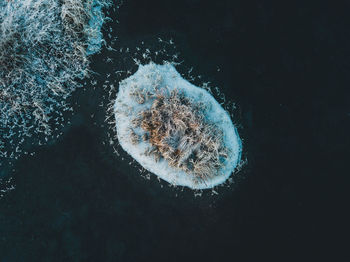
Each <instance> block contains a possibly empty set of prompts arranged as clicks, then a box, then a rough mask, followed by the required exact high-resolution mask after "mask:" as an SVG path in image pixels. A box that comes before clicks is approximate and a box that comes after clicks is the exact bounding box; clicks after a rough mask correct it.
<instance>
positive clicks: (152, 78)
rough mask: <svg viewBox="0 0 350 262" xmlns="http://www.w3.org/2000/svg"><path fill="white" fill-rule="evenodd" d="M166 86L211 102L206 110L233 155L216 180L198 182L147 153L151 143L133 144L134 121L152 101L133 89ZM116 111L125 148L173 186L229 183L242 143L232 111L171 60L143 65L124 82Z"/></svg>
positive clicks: (205, 187) (143, 164)
mask: <svg viewBox="0 0 350 262" xmlns="http://www.w3.org/2000/svg"><path fill="white" fill-rule="evenodd" d="M164 87H167V88H168V90H169V91H171V90H172V89H175V88H176V89H178V90H180V91H182V92H183V93H184V94H185V95H186V96H187V97H189V98H192V99H193V100H194V101H198V102H204V103H205V104H206V105H208V109H207V110H206V112H204V114H205V116H206V120H207V121H208V122H211V123H214V124H216V125H217V126H218V127H219V128H221V129H222V130H223V134H224V144H225V146H226V147H227V148H228V149H229V154H228V158H227V159H226V161H225V163H224V167H223V168H222V169H221V170H220V172H219V174H218V175H216V176H214V177H213V178H212V179H210V180H206V181H205V182H198V181H196V182H195V180H194V179H193V178H192V176H191V175H189V174H187V173H185V172H184V171H182V170H178V169H175V168H172V167H170V166H169V165H168V163H167V161H166V160H164V159H161V160H160V161H158V162H156V161H155V159H154V157H152V156H146V155H145V151H146V150H147V149H148V148H149V147H150V144H149V143H148V142H144V141H141V142H140V143H138V144H136V145H134V144H132V143H131V140H130V128H132V124H131V120H132V119H134V118H135V117H136V115H137V114H138V112H140V111H144V110H146V109H148V108H150V106H151V104H152V101H148V102H146V103H144V104H138V103H137V102H136V101H135V99H134V98H132V97H131V96H130V95H129V93H130V91H131V90H132V89H135V88H141V89H144V90H150V91H152V90H153V91H154V90H159V89H161V88H164ZM114 114H115V120H116V129H117V137H118V140H119V143H120V145H121V146H122V148H123V149H124V150H125V151H126V152H127V153H128V154H129V155H130V156H132V157H133V158H134V159H135V160H136V161H137V162H138V163H140V164H141V165H142V166H143V167H144V168H145V169H146V170H148V171H150V172H151V173H154V174H155V175H157V176H158V177H160V178H161V179H163V180H165V181H167V182H169V183H171V184H173V185H176V186H186V187H189V188H192V189H207V188H213V187H214V186H217V185H219V184H222V183H223V182H225V181H226V180H227V179H228V178H229V177H230V176H231V174H232V173H233V172H234V170H235V168H236V167H237V165H238V164H239V162H240V158H241V152H242V143H241V140H240V138H239V135H238V133H237V129H236V128H235V127H234V125H233V123H232V120H231V118H230V116H229V114H228V112H226V111H225V110H224V109H223V108H222V107H221V105H220V104H219V103H218V102H217V101H216V100H215V98H214V97H213V96H212V95H210V94H209V93H208V92H207V91H206V90H204V89H203V88H199V87H196V86H194V85H193V84H191V83H190V82H188V81H187V80H185V79H184V78H182V77H181V75H180V74H179V73H178V72H177V71H176V69H175V68H174V66H173V65H171V64H169V63H166V64H164V65H156V64H154V63H150V64H148V65H140V66H139V69H138V71H137V72H136V73H135V74H133V75H132V76H130V77H129V78H127V79H125V80H123V81H121V82H120V84H119V92H118V94H117V99H116V101H115V104H114ZM132 129H133V130H134V132H135V133H137V134H138V135H142V134H143V133H144V131H143V130H142V129H141V128H136V129H135V128H132Z"/></svg>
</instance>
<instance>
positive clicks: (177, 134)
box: [132, 89, 228, 181]
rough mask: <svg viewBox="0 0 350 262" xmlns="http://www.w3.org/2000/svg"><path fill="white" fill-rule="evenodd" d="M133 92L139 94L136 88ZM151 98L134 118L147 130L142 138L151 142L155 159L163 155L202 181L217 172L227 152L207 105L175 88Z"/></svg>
mask: <svg viewBox="0 0 350 262" xmlns="http://www.w3.org/2000/svg"><path fill="white" fill-rule="evenodd" d="M135 94H136V95H135ZM132 95H133V96H135V99H137V98H139V97H140V95H138V94H137V92H136V93H135V91H134V93H133V94H132ZM142 97H145V96H142ZM146 97H149V96H146ZM152 99H153V101H152V106H151V107H150V108H149V109H148V110H145V111H142V112H141V113H140V114H139V116H138V117H137V118H135V119H133V121H132V122H133V125H134V126H139V127H141V128H142V129H143V130H144V131H145V132H146V133H145V134H144V135H143V136H142V139H143V140H144V141H148V142H149V143H150V144H151V145H152V148H151V149H150V150H149V152H146V153H147V154H148V155H153V156H154V157H155V158H156V160H159V159H161V158H164V159H165V160H166V161H167V162H168V163H169V165H170V166H172V167H174V168H177V169H181V170H183V171H185V172H186V173H188V174H191V175H193V177H194V178H196V179H198V180H199V181H205V180H207V179H208V178H210V177H213V176H215V175H217V174H218V173H219V172H220V169H221V168H222V167H223V162H224V161H225V158H227V153H228V152H227V148H226V147H225V145H224V143H223V133H222V130H220V129H219V128H218V127H217V126H216V125H214V124H211V123H209V122H208V121H207V119H206V118H205V115H204V111H205V105H203V104H201V103H198V102H195V101H192V100H191V99H189V98H187V97H186V96H185V95H184V94H183V93H180V92H179V91H178V90H176V89H175V90H173V91H172V92H170V93H168V94H164V93H161V92H158V93H157V94H154V95H153V98H152ZM144 102H145V101H142V103H144Z"/></svg>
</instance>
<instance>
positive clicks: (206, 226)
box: [0, 0, 350, 262]
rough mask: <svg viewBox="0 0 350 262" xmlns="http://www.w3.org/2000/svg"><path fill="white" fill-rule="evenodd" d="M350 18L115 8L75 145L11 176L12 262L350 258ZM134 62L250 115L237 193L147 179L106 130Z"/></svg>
mask: <svg viewBox="0 0 350 262" xmlns="http://www.w3.org/2000/svg"><path fill="white" fill-rule="evenodd" d="M0 1H1V0H0ZM349 9H350V3H349V2H348V1H337V2H336V3H333V2H331V1H243V0H236V1H232V0H217V1H207V0H201V1H199V0H187V1H185V0H178V1H169V0H148V1H136V0H127V1H124V2H123V3H122V4H121V5H120V8H116V9H115V10H113V8H112V9H110V10H109V16H110V17H111V18H113V21H110V22H108V23H107V24H106V25H105V27H104V32H103V33H104V35H105V38H106V41H107V46H108V48H107V47H104V48H103V49H102V50H101V53H99V54H96V55H94V56H92V58H91V61H92V62H91V67H92V69H93V70H94V71H95V72H96V73H95V74H93V75H92V76H91V78H90V79H85V80H84V81H83V82H82V83H83V84H84V87H82V88H81V89H79V90H77V91H76V92H75V93H74V94H73V95H72V96H71V97H70V98H69V102H70V103H71V104H72V106H73V108H74V114H71V115H69V114H70V113H67V118H66V119H67V120H66V123H65V125H64V127H62V129H61V130H60V131H59V132H61V133H62V135H60V136H59V137H58V138H56V139H51V140H49V142H48V143H47V144H46V145H43V146H38V147H35V148H32V149H31V150H32V151H33V152H35V154H34V155H33V156H31V155H23V156H22V157H20V159H19V160H17V161H16V162H15V163H14V164H13V166H11V170H12V169H13V170H14V171H13V172H12V173H11V174H9V176H11V177H12V181H13V182H12V183H13V184H14V186H15V188H14V189H13V190H11V191H10V192H8V193H7V194H6V195H5V196H4V197H2V198H1V199H0V262H13V261H35V262H38V261H94V262H97V261H103V262H105V261H121V262H124V261H164V262H165V261H177V262H181V261H192V262H195V261H275V260H276V261H320V259H321V258H322V259H326V261H349V260H348V259H349V255H348V253H346V252H345V248H346V247H348V234H347V231H346V229H347V227H346V226H345V225H346V222H347V221H348V220H347V209H348V203H345V202H346V199H347V197H346V194H345V192H346V189H347V183H346V182H347V181H346V177H347V176H348V175H349V171H348V168H347V165H348V161H347V160H348V158H349V146H350V141H349V134H350V88H349V84H350V62H349V61H350V48H349V47H350V30H349V25H350V23H349V22H350V19H349V15H348V14H349ZM135 60H137V61H140V62H141V63H148V62H149V61H154V62H156V63H162V62H163V60H165V61H175V62H177V63H178V65H177V66H176V68H177V70H178V71H179V72H181V73H182V75H183V76H184V78H185V79H188V80H190V81H191V82H192V83H194V84H196V85H199V86H200V85H202V84H203V83H206V82H210V85H211V86H213V87H218V88H219V90H220V93H222V94H225V98H226V102H227V103H228V102H234V103H235V109H234V110H233V111H232V115H233V121H234V123H235V125H236V126H237V127H238V132H239V134H240V137H241V138H242V140H243V156H242V158H243V160H246V163H245V165H244V166H243V167H242V170H241V171H240V172H239V173H238V174H236V175H235V176H234V177H233V182H232V183H229V184H227V185H225V186H223V187H219V188H217V189H215V191H211V190H205V191H203V192H194V191H192V190H190V189H187V188H174V187H170V186H169V185H168V184H167V183H166V182H163V181H159V180H158V179H157V177H156V176H155V175H150V179H148V178H147V177H148V174H145V173H144V172H143V173H142V174H140V169H141V167H140V166H139V165H138V164H137V163H134V162H133V161H132V158H131V157H129V156H127V155H126V154H125V153H124V152H123V150H122V149H121V148H120V147H119V146H118V144H117V141H116V140H115V133H114V130H113V124H111V123H108V120H107V121H106V118H108V117H110V116H111V115H110V114H109V113H108V112H107V109H108V107H109V104H110V103H111V102H113V99H114V98H115V95H116V92H117V90H118V82H119V81H121V80H122V79H124V78H126V77H128V76H129V75H131V74H132V73H134V72H135V71H136V70H137V65H136V64H135ZM191 76H193V77H194V78H193V79H192V78H191ZM198 76H200V77H198ZM216 97H217V99H218V100H220V94H218V93H216ZM221 99H222V98H221ZM221 102H223V101H222V100H221ZM114 150H117V151H118V153H115V152H114Z"/></svg>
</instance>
